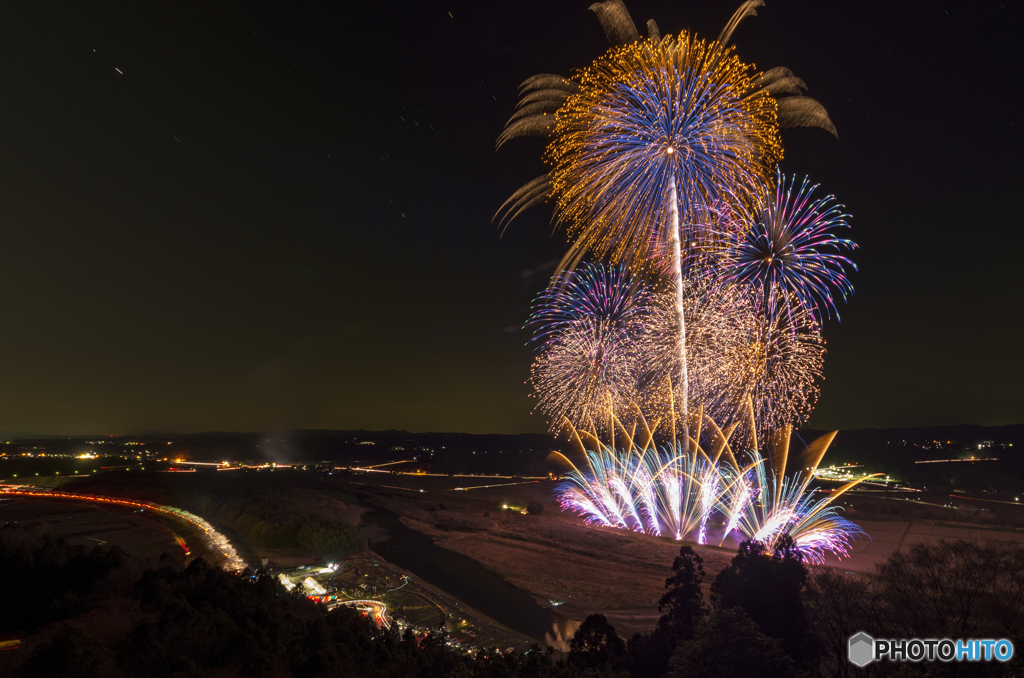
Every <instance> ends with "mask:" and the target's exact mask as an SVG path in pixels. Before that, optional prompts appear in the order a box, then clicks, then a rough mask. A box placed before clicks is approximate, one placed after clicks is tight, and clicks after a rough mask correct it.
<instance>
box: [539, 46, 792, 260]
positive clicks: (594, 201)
mask: <svg viewBox="0 0 1024 678" xmlns="http://www.w3.org/2000/svg"><path fill="white" fill-rule="evenodd" d="M752 75H753V73H752V69H751V67H750V66H749V65H747V64H744V63H743V62H741V61H740V60H739V58H738V57H736V56H735V55H734V54H732V53H731V51H730V50H728V49H723V48H722V47H721V46H720V45H719V44H718V43H717V42H714V41H712V42H706V41H703V40H698V39H697V38H695V37H692V36H690V35H688V34H686V33H683V34H681V35H680V36H678V37H671V36H669V37H665V38H663V39H660V40H641V41H637V42H635V43H632V44H630V45H626V46H624V47H619V48H616V49H613V50H611V51H610V52H609V53H608V54H606V55H605V56H603V57H601V58H600V59H598V60H597V61H596V62H595V63H594V64H593V65H592V66H590V67H589V68H587V69H584V70H583V71H582V72H581V74H580V76H579V81H580V86H579V91H578V92H577V93H576V94H573V95H571V96H570V97H569V98H568V99H567V100H566V102H565V104H564V105H562V106H561V107H560V108H559V109H558V111H557V112H556V113H555V130H554V137H553V140H552V142H551V144H550V145H549V146H548V150H547V158H548V160H549V161H550V163H551V165H552V170H551V172H550V176H551V188H552V191H553V192H554V195H555V196H556V214H557V216H558V218H559V219H560V220H562V221H565V222H567V223H568V224H569V232H570V234H571V235H572V236H573V237H574V241H575V247H574V253H575V254H582V253H584V252H590V253H592V254H595V255H598V256H600V255H604V254H608V255H610V256H611V258H612V259H613V260H616V261H628V262H637V261H638V260H639V261H643V262H646V261H647V260H649V259H650V256H651V248H652V246H657V247H658V248H659V249H662V250H663V251H670V250H669V248H671V242H672V240H673V238H675V237H678V238H679V239H680V240H681V242H682V243H683V248H684V249H689V248H690V247H691V243H693V245H692V247H698V248H699V247H702V246H704V245H705V241H706V240H707V239H709V238H712V237H713V236H714V234H715V232H716V229H715V227H714V224H713V222H712V221H711V220H710V218H709V216H710V215H709V208H710V207H712V206H714V205H717V204H719V203H721V202H723V201H726V200H729V199H732V191H731V188H732V187H736V186H747V185H751V184H753V183H755V182H756V181H757V180H758V179H760V178H761V177H763V176H767V175H768V172H769V169H770V168H772V167H774V164H775V162H777V161H778V160H779V159H780V158H781V155H782V148H781V144H780V142H779V138H778V125H777V120H776V104H775V100H774V99H772V98H771V96H769V95H768V93H767V92H765V91H764V90H756V91H754V92H753V93H752V94H750V95H747V96H744V93H746V92H748V91H750V90H751V89H752V78H751V76H752ZM673 210H676V211H677V213H676V214H673ZM685 258H686V257H684V259H685Z"/></svg>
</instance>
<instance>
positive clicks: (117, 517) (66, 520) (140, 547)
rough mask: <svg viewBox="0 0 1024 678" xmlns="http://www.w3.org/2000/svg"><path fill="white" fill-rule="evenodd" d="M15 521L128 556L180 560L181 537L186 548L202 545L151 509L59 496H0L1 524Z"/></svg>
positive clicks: (192, 533)
mask: <svg viewBox="0 0 1024 678" xmlns="http://www.w3.org/2000/svg"><path fill="white" fill-rule="evenodd" d="M8 521H10V522H13V523H18V524H19V525H22V526H24V527H28V528H30V529H35V530H39V531H41V532H45V533H48V534H52V535H53V536H55V537H63V538H64V539H66V540H68V542H70V543H72V544H75V545H82V546H95V545H97V544H108V545H112V546H120V547H121V548H123V549H124V550H125V551H127V552H128V553H129V554H131V555H136V556H139V555H159V554H161V553H163V552H165V551H166V552H168V553H170V554H171V555H172V556H174V557H175V558H180V559H181V560H184V559H185V551H184V549H182V547H181V546H180V545H179V544H178V542H177V538H178V537H181V538H182V539H183V540H184V541H185V542H186V543H187V544H188V545H189V547H190V548H192V549H193V550H197V549H200V548H201V544H202V540H201V539H200V537H199V535H198V534H196V533H195V531H194V529H191V528H189V527H187V526H185V525H184V524H181V523H179V522H177V521H174V520H171V519H169V518H164V517H161V516H159V515H158V514H156V513H152V512H151V513H146V512H145V511H138V510H133V509H131V508H127V507H122V506H116V505H100V504H90V503H86V502H78V501H68V500H61V499H49V500H48V499H37V498H31V499H26V498H22V497H17V498H12V497H4V498H2V499H0V524H3V523H6V522H8Z"/></svg>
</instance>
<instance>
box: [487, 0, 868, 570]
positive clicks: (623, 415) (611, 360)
mask: <svg viewBox="0 0 1024 678" xmlns="http://www.w3.org/2000/svg"><path fill="white" fill-rule="evenodd" d="M762 5H763V3H762V2H760V0H752V1H748V2H745V3H744V4H743V5H742V6H741V7H740V8H739V9H738V10H737V11H736V13H735V14H734V15H733V17H732V18H731V19H730V21H729V23H728V24H727V25H726V27H725V29H723V31H722V33H721V34H720V35H719V36H718V38H717V39H715V40H702V39H699V38H697V37H696V36H694V35H692V34H691V33H688V32H682V33H679V34H678V35H665V36H662V35H661V33H660V31H659V29H658V27H657V25H656V24H655V23H654V22H653V21H650V22H648V31H649V35H648V37H646V38H644V37H641V36H640V34H639V33H638V32H637V30H636V27H635V25H634V24H633V21H632V19H631V18H630V17H629V13H628V12H627V11H626V9H625V6H624V5H623V3H622V2H621V0H608V1H606V2H599V3H597V4H596V5H594V6H592V7H591V9H592V10H593V11H594V12H595V13H596V15H597V17H598V19H599V20H600V22H601V24H602V27H603V28H604V30H605V34H606V36H607V37H608V40H609V42H610V43H611V45H612V46H611V48H610V49H609V50H608V52H606V53H605V54H604V55H603V56H600V57H599V58H597V59H596V60H595V61H593V62H592V63H591V64H590V65H589V66H587V67H585V68H582V69H580V70H579V71H577V72H576V73H575V74H574V75H573V77H571V78H563V77H561V76H558V75H552V74H542V75H537V76H534V77H532V78H530V79H528V80H527V81H526V82H524V83H523V85H522V87H521V98H520V102H519V105H518V106H517V110H516V112H515V114H514V115H513V116H512V118H511V119H510V120H509V122H508V124H507V125H506V127H505V130H504V132H503V133H502V134H501V136H500V137H499V139H498V146H499V147H500V146H501V145H503V144H504V143H506V142H508V141H509V140H511V139H515V138H517V137H522V136H542V137H545V138H547V139H548V140H549V141H548V144H547V147H546V150H545V153H544V159H545V161H546V163H547V164H548V166H549V172H548V173H547V174H545V175H543V176H541V177H538V178H537V179H535V180H533V181H531V182H529V183H527V184H526V185H525V186H523V187H522V188H521V189H520V190H519V191H517V192H515V193H514V194H513V195H512V197H511V198H509V200H508V201H506V203H505V204H504V205H503V206H502V208H501V209H500V210H499V215H500V216H501V222H502V224H503V225H504V224H505V223H507V221H508V220H511V219H513V218H515V217H516V216H517V215H519V214H520V213H521V212H522V211H523V210H526V209H529V208H531V207H534V206H536V205H538V204H540V203H543V202H545V201H550V202H552V203H553V206H554V218H555V221H556V223H558V224H561V225H564V226H565V227H566V230H567V232H568V235H569V238H570V243H569V248H568V251H567V252H566V254H565V256H564V257H563V259H562V261H561V263H560V264H559V267H558V273H557V274H556V275H555V277H554V278H553V279H552V281H551V284H550V286H549V288H548V289H547V290H546V291H545V292H543V293H542V294H541V295H540V297H538V300H537V303H536V304H535V306H534V308H533V311H532V314H531V316H530V318H529V320H528V322H527V327H528V328H529V329H531V330H532V331H533V335H534V338H533V342H534V345H535V347H536V349H537V355H536V358H535V360H534V363H533V367H532V369H531V376H530V382H531V384H532V386H533V389H534V391H535V395H536V397H537V402H538V405H537V409H538V410H540V411H541V412H542V413H544V414H546V415H548V416H549V417H550V419H551V421H552V427H553V428H556V429H559V430H561V429H563V428H564V429H567V430H569V431H571V434H572V435H573V436H574V437H575V439H576V441H577V442H578V443H579V447H580V459H581V460H580V461H578V463H574V462H572V461H571V460H569V459H568V458H567V457H563V459H564V461H565V462H567V463H569V464H570V467H571V471H570V472H569V474H568V478H569V481H568V482H567V483H565V484H564V485H563V486H561V487H560V488H559V490H558V498H559V501H560V502H561V504H562V505H563V506H564V507H566V508H568V509H571V510H573V511H575V512H577V513H579V514H580V515H581V516H583V518H584V520H585V521H586V522H588V523H591V524H597V525H603V526H612V527H617V528H622V529H629V530H637V531H643V532H646V533H650V534H654V535H665V536H673V537H675V538H676V539H683V538H687V539H693V540H695V541H697V542H698V543H701V544H704V543H708V542H709V541H710V540H712V536H711V535H712V534H713V533H718V532H719V531H721V530H724V531H722V532H721V533H720V539H719V543H722V541H723V540H724V539H725V538H726V536H727V535H729V534H730V533H734V532H736V533H739V534H742V535H744V536H745V537H746V538H749V539H754V540H757V541H760V542H763V543H764V544H765V545H766V546H767V547H768V548H769V549H773V548H774V545H775V544H776V543H777V542H778V540H779V539H780V538H781V537H782V536H784V535H789V536H790V537H792V538H793V540H794V543H795V544H796V547H797V548H798V549H799V550H800V551H801V552H802V553H803V554H804V555H805V557H806V558H807V559H808V560H810V561H812V562H820V561H821V560H822V558H823V557H824V555H825V554H826V553H828V552H831V553H836V554H839V555H846V554H848V552H849V545H850V541H851V539H853V538H854V537H855V536H856V535H857V533H858V531H859V528H857V526H856V525H854V524H853V523H851V522H849V521H847V520H845V519H844V518H842V517H841V516H840V515H839V514H838V513H837V509H836V508H835V507H834V506H833V505H832V502H833V500H834V499H835V497H836V496H838V495H839V494H841V493H842V492H844V491H846V489H848V488H849V487H850V486H849V485H848V486H845V487H843V488H841V489H840V490H839V491H838V492H837V493H835V494H832V495H830V496H829V497H825V498H822V497H820V495H819V494H818V490H816V489H814V488H812V487H811V482H812V480H813V475H814V474H813V471H814V469H816V468H817V465H818V464H819V463H820V461H821V456H822V455H823V454H824V451H825V450H826V449H827V448H828V444H829V443H830V442H831V438H828V440H827V441H826V440H825V439H822V440H820V441H816V442H815V443H812V445H811V446H809V447H808V451H807V453H806V454H811V456H814V457H815V458H814V459H812V460H810V461H809V462H808V463H806V464H803V465H802V466H801V471H800V472H798V473H795V474H792V475H787V471H786V461H787V460H788V456H789V432H790V430H791V429H792V427H793V426H794V425H797V424H801V423H804V422H806V421H807V418H808V417H809V416H810V413H811V411H812V410H813V408H814V406H815V404H816V402H817V398H818V383H819V381H820V380H821V379H822V378H823V377H822V368H823V363H824V355H825V342H824V339H823V338H822V335H821V322H822V318H823V317H832V316H836V317H838V313H837V311H836V300H837V299H838V298H842V299H843V300H845V299H846V298H847V297H848V296H849V295H850V294H851V293H852V292H853V287H852V285H851V283H850V280H849V278H848V277H847V270H856V266H855V265H854V264H853V262H852V261H850V260H849V259H848V258H847V257H846V256H844V255H843V253H844V252H846V251H849V250H853V249H855V248H856V245H855V244H854V243H853V242H851V241H849V240H846V239H843V238H840V237H839V236H837V235H836V233H835V232H836V231H837V230H838V229H841V228H846V227H848V223H847V219H848V218H849V217H848V215H847V214H845V213H844V211H843V210H844V207H843V206H842V205H840V204H838V203H837V202H836V201H835V199H834V198H833V197H832V196H827V197H815V195H814V194H815V191H816V190H817V186H815V185H811V184H810V183H809V181H808V180H807V179H806V178H804V179H803V180H802V181H801V182H800V184H799V186H798V185H797V181H796V177H795V176H794V177H790V178H788V179H787V177H786V176H785V175H784V174H782V170H781V169H780V168H779V166H778V163H779V162H781V160H782V155H783V150H782V143H781V137H780V135H779V131H780V129H785V128H789V127H799V126H805V127H819V128H822V129H825V130H827V131H829V132H831V133H832V134H835V133H836V132H835V128H834V126H833V125H832V122H831V120H830V119H829V117H828V114H827V113H826V112H825V109H824V108H823V107H822V106H821V104H819V103H818V102H817V101H815V100H814V99H810V98H808V97H806V96H803V94H802V92H803V90H805V89H806V85H805V84H804V83H803V81H802V80H800V79H799V78H797V77H796V76H794V75H793V73H792V72H791V71H789V70H788V69H785V68H774V69H770V70H768V71H765V72H761V73H759V72H757V71H756V70H755V68H754V67H753V65H751V64H748V63H746V62H744V61H742V60H741V59H740V57H739V56H738V55H737V54H736V52H735V49H734V48H733V47H731V46H729V42H730V40H731V37H732V34H733V32H734V31H735V29H736V27H737V25H738V24H739V23H740V22H741V21H742V20H743V19H744V18H746V17H748V16H753V15H754V14H756V12H755V11H754V8H755V7H759V6H762ZM588 257H590V258H593V259H595V260H597V261H602V262H610V263H586V262H585V259H586V258H588ZM649 421H654V422H657V423H656V424H655V425H654V426H653V427H649V426H648V424H647V422H649ZM617 441H626V442H625V443H623V444H618V445H616V442H617ZM759 441H762V442H763V441H768V445H767V446H766V447H765V446H762V445H759Z"/></svg>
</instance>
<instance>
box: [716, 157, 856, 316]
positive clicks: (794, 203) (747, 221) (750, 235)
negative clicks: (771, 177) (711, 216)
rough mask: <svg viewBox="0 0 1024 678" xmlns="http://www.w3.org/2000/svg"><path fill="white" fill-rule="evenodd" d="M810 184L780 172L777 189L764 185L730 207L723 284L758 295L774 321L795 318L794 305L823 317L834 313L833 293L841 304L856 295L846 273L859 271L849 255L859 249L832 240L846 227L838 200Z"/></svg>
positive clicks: (729, 205)
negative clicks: (846, 252) (792, 315)
mask: <svg viewBox="0 0 1024 678" xmlns="http://www.w3.org/2000/svg"><path fill="white" fill-rule="evenodd" d="M816 189H817V186H816V185H815V186H811V185H809V183H808V180H807V178H806V177H805V178H804V179H803V182H802V183H801V184H800V187H799V188H796V177H795V176H794V177H791V178H790V179H789V180H788V181H787V179H786V177H785V175H783V174H782V172H781V171H778V176H777V178H776V182H775V183H774V185H773V184H772V183H771V182H767V181H759V182H758V186H757V188H756V190H754V191H752V195H753V199H752V200H750V201H749V202H747V201H738V200H736V201H731V202H729V203H727V205H728V207H727V213H726V214H725V219H726V221H728V222H729V224H730V228H728V229H725V230H726V231H731V232H732V233H733V238H732V241H731V242H729V243H728V245H727V246H725V247H723V248H722V249H721V251H722V253H723V256H722V260H721V262H720V269H719V272H720V276H721V279H722V280H724V281H726V282H728V283H729V284H732V285H736V286H742V287H747V288H749V289H751V290H753V291H755V293H756V294H757V296H758V298H759V303H760V305H761V307H762V308H763V309H764V311H765V312H766V313H767V314H769V315H775V314H777V313H779V312H787V313H788V312H791V311H792V308H793V306H794V305H795V303H798V304H799V305H800V306H803V307H804V308H806V309H808V310H810V311H811V314H812V315H814V316H815V317H817V318H820V316H821V314H822V312H824V314H825V315H829V316H831V315H832V314H835V315H836V316H837V317H838V312H837V311H836V305H835V299H834V297H833V290H834V291H835V292H836V293H837V294H838V295H840V296H841V297H842V298H843V299H844V300H845V299H846V298H847V296H849V295H850V294H853V285H852V284H851V283H850V280H849V278H848V277H847V275H846V268H845V267H849V268H851V269H853V270H857V266H856V265H855V264H854V263H853V262H852V261H850V259H848V258H846V257H844V256H842V255H841V254H840V252H842V251H844V250H854V249H856V248H857V245H856V244H855V243H854V242H853V241H851V240H845V239H842V238H839V237H837V236H836V235H835V233H834V232H833V231H835V230H836V229H841V228H848V227H849V224H848V223H847V221H846V219H847V218H848V215H846V214H844V213H843V206H842V205H839V204H837V203H836V202H835V198H834V197H833V196H831V195H830V196H827V197H823V198H817V199H815V198H813V194H814V191H815V190H816Z"/></svg>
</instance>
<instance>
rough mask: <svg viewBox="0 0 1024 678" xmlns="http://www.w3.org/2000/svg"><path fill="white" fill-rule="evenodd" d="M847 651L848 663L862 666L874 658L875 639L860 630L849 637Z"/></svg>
mask: <svg viewBox="0 0 1024 678" xmlns="http://www.w3.org/2000/svg"><path fill="white" fill-rule="evenodd" d="M848 652H849V654H848V656H849V659H850V663H851V664H853V665H854V666H859V667H861V668H863V667H865V666H867V665H868V664H870V663H871V662H872V661H874V659H875V639H874V638H872V637H871V636H869V635H868V634H866V633H864V632H863V631H861V632H860V633H858V634H857V635H855V636H852V637H851V638H850V642H849V647H848Z"/></svg>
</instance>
